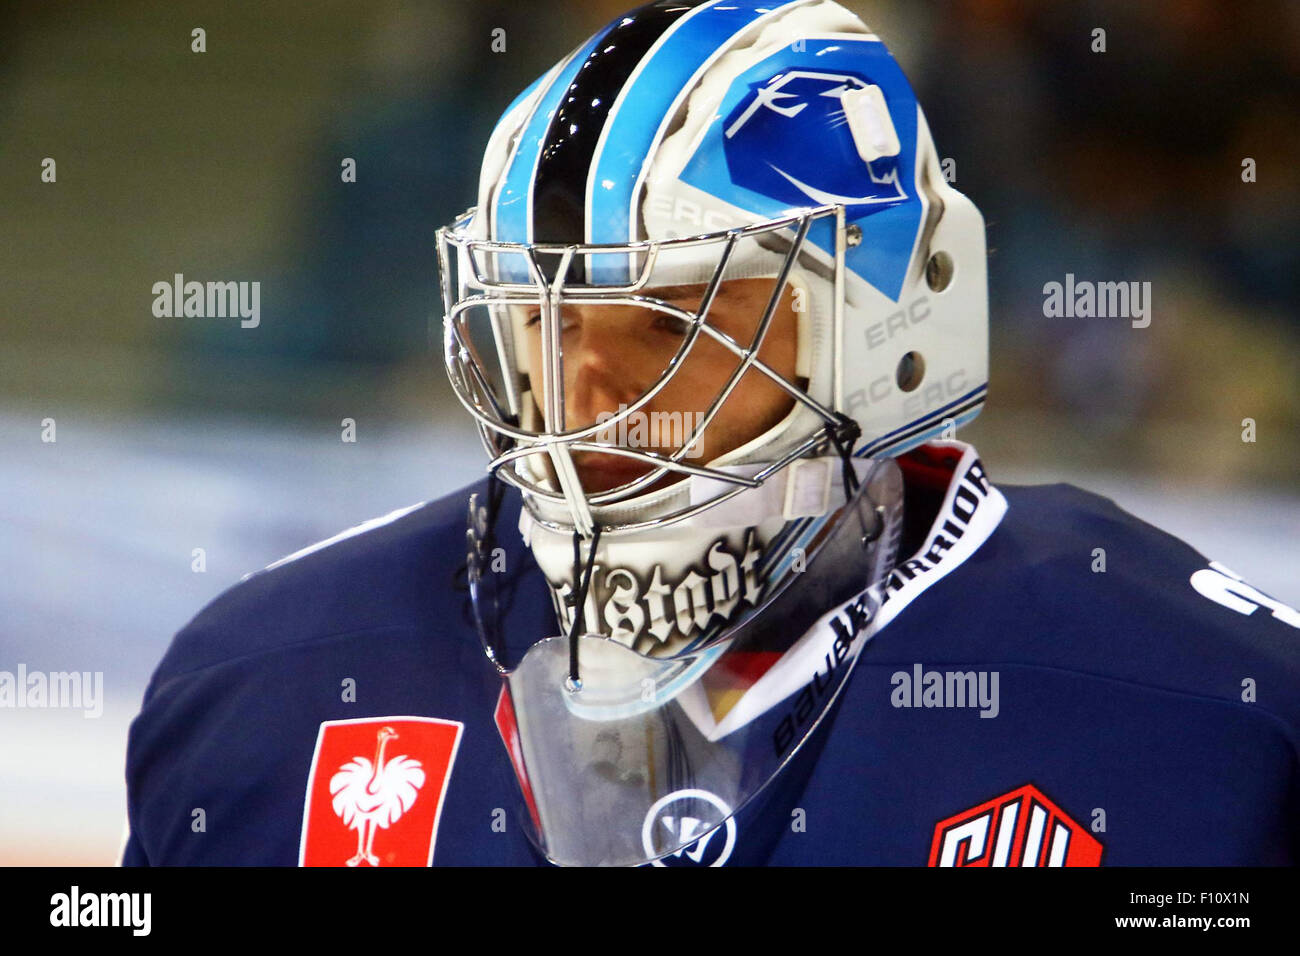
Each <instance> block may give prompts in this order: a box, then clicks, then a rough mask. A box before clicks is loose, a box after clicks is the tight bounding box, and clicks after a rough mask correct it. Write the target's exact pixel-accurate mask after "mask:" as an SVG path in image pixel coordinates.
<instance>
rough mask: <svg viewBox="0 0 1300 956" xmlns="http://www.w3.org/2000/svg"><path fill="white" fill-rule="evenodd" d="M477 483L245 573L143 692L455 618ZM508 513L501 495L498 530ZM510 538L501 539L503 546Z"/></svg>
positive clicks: (187, 633) (201, 616) (180, 636)
mask: <svg viewBox="0 0 1300 956" xmlns="http://www.w3.org/2000/svg"><path fill="white" fill-rule="evenodd" d="M485 487H486V482H480V483H478V484H476V485H472V486H470V487H468V488H464V489H461V490H460V491H457V492H454V493H452V494H450V495H447V496H445V497H443V498H441V499H437V500H434V501H428V502H424V503H421V504H417V505H413V506H411V507H408V508H401V509H398V510H397V511H393V512H391V513H390V514H387V515H384V516H382V517H379V518H375V519H372V520H370V521H366V522H364V523H362V524H360V525H358V526H356V527H354V528H349V529H348V530H346V531H344V532H342V533H340V534H338V535H335V536H334V537H332V538H328V539H326V540H324V541H321V542H319V543H317V544H314V545H311V546H310V547H308V548H304V549H303V550H301V551H298V552H295V553H294V554H291V555H288V556H287V557H284V558H281V559H280V560H278V561H276V562H274V563H273V564H271V565H269V566H267V567H266V568H264V569H262V570H260V571H255V572H253V573H251V574H248V575H245V577H244V578H243V579H242V580H241V581H239V582H238V583H237V584H235V585H234V586H233V587H231V588H229V589H228V590H226V591H225V592H223V593H222V594H221V595H219V596H218V597H217V598H215V599H214V600H213V601H212V602H211V603H210V604H208V605H207V606H206V607H205V608H203V609H202V610H201V611H200V612H199V613H198V614H197V615H196V616H195V617H194V618H193V620H191V621H190V622H189V623H188V624H187V625H186V626H185V627H184V628H182V629H181V630H180V631H179V632H178V633H177V634H176V636H175V638H174V639H173V641H172V643H171V646H170V647H169V649H168V651H167V653H166V655H165V656H164V657H163V660H162V662H161V663H160V664H159V666H158V669H157V671H156V672H155V674H154V678H153V681H152V682H151V690H152V689H153V687H155V686H156V685H159V684H161V683H163V682H166V681H167V680H169V679H171V678H174V677H176V676H179V675H182V674H185V673H188V672H193V671H196V670H199V669H202V668H206V667H212V666H215V665H219V664H222V663H225V662H230V661H234V660H237V659H239V658H242V657H245V656H247V655H251V654H261V653H266V652H268V651H273V650H275V649H276V648H280V647H287V646H289V645H300V644H302V643H304V642H308V643H309V642H313V641H323V640H326V639H330V638H336V637H338V636H340V635H344V634H349V633H359V632H365V631H371V630H375V629H379V628H386V627H399V626H403V625H411V624H414V623H418V622H423V621H429V620H439V619H448V618H451V617H452V616H453V615H454V618H455V619H456V620H459V619H460V618H461V616H462V608H461V607H460V604H461V603H463V602H462V601H461V598H462V597H463V595H462V594H461V593H460V591H458V590H456V588H455V586H454V582H455V581H456V580H457V577H458V575H459V574H460V573H461V571H460V569H461V568H462V566H463V564H464V560H465V528H466V508H467V504H468V501H469V497H470V495H471V494H472V493H474V492H476V491H477V492H482V491H483V490H484V489H485ZM512 509H513V510H512ZM517 509H518V502H517V499H516V500H515V501H514V502H512V501H511V499H510V498H507V499H506V503H505V505H504V506H503V510H502V514H501V517H500V521H501V523H502V524H501V526H504V523H505V522H507V521H510V520H512V518H513V519H516V520H517ZM510 537H511V536H503V538H504V539H505V540H503V544H506V545H507V546H509V545H511V544H512V542H511V541H510V540H509V538H510ZM462 590H463V585H462ZM453 604H454V605H455V606H454V607H453V606H452V605H453Z"/></svg>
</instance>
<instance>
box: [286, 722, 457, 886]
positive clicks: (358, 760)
mask: <svg viewBox="0 0 1300 956" xmlns="http://www.w3.org/2000/svg"><path fill="white" fill-rule="evenodd" d="M464 728H465V725H464V724H462V723H460V722H459V721H455V720H440V719H438V718H436V717H365V718H362V719H359V720H327V721H325V722H323V723H322V724H321V725H320V732H319V734H317V736H316V752H315V753H314V754H313V755H312V761H311V773H310V774H309V775H308V777H307V796H306V803H305V806H304V808H303V817H302V841H301V843H300V844H299V849H298V865H299V866H429V865H431V864H432V863H433V845H434V841H435V840H436V839H437V836H438V820H439V817H440V816H441V814H442V801H443V797H444V796H445V795H446V793H447V782H448V781H449V780H450V779H451V765H452V763H453V762H454V761H455V759H456V749H457V748H458V747H459V746H460V735H461V732H462V731H463V730H464Z"/></svg>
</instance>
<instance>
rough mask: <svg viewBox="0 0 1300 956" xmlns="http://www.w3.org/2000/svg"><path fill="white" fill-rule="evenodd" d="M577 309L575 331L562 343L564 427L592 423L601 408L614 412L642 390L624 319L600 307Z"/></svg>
mask: <svg viewBox="0 0 1300 956" xmlns="http://www.w3.org/2000/svg"><path fill="white" fill-rule="evenodd" d="M606 312H608V310H606ZM579 313H580V314H579V316H578V320H577V335H575V336H573V337H572V340H571V341H566V342H565V343H564V368H565V383H564V389H565V418H566V422H565V425H566V427H567V428H581V427H583V426H586V425H591V424H594V423H595V422H596V420H597V418H598V416H599V415H600V414H601V413H602V412H607V413H609V414H614V413H616V412H617V411H618V409H619V406H620V405H630V404H631V403H632V402H634V401H636V399H637V398H639V397H640V396H641V394H642V391H643V388H642V384H643V383H642V379H643V377H644V376H643V374H642V369H640V368H639V367H638V365H637V355H638V353H637V350H636V348H635V346H634V345H633V344H632V341H631V337H630V336H629V335H628V334H627V330H626V329H623V328H621V325H622V324H623V323H620V322H618V321H616V320H614V319H612V318H611V317H610V316H609V315H607V314H606V315H602V314H601V313H600V310H599V309H581V308H580V309H579Z"/></svg>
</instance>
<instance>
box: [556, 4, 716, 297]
mask: <svg viewBox="0 0 1300 956" xmlns="http://www.w3.org/2000/svg"><path fill="white" fill-rule="evenodd" d="M704 2H706V0H657V2H655V3H648V4H646V5H645V6H643V7H638V8H637V9H635V10H632V11H630V12H629V13H626V14H624V15H623V16H621V17H619V18H618V19H617V20H616V21H614V22H613V23H612V24H610V25H609V26H608V27H606V28H605V33H604V35H603V36H602V37H601V39H600V42H598V43H597V44H596V46H595V48H594V49H593V50H592V52H591V54H590V55H589V56H588V57H587V60H586V62H584V63H583V64H582V66H581V67H580V68H579V69H578V74H577V76H576V77H574V80H573V83H572V84H570V86H569V88H568V90H566V91H565V93H564V97H563V99H561V101H560V105H559V107H558V108H557V109H556V111H555V116H554V117H553V118H552V119H551V122H550V125H549V126H548V127H547V130H546V138H545V140H544V141H543V143H542V152H541V156H540V158H539V159H538V163H537V172H536V174H535V177H534V180H533V240H534V241H535V242H555V243H579V242H583V241H585V240H584V236H585V228H584V227H585V214H584V213H585V208H586V201H587V175H588V173H589V171H590V169H591V162H592V159H593V157H594V155H595V152H596V145H597V143H599V142H600V133H601V130H602V129H604V127H605V121H606V120H607V119H608V118H609V111H610V108H611V107H612V106H613V105H614V101H615V100H617V99H618V95H619V93H620V92H621V91H622V89H623V86H624V84H626V83H627V80H628V78H629V77H630V76H631V75H632V71H633V70H635V69H636V66H637V64H638V63H640V62H641V60H642V58H643V57H644V56H645V54H646V53H647V52H648V51H649V49H650V48H651V47H652V46H654V44H655V41H656V40H658V39H659V38H660V37H661V36H663V35H664V33H665V32H666V31H667V30H668V28H669V27H671V26H672V25H673V24H674V23H676V22H677V20H678V19H679V18H680V17H682V16H683V15H684V14H686V13H687V12H689V11H690V10H691V9H693V8H695V7H698V6H699V5H700V4H702V3H704ZM580 270H581V263H580V262H577V261H575V262H574V264H573V270H572V271H571V272H570V276H569V278H570V280H571V281H583V278H582V276H581V275H580V274H578V273H579V272H580Z"/></svg>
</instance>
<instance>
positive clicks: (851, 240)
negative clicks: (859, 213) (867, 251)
mask: <svg viewBox="0 0 1300 956" xmlns="http://www.w3.org/2000/svg"><path fill="white" fill-rule="evenodd" d="M844 241H845V242H846V243H847V244H848V245H850V246H860V245H862V227H861V226H859V225H856V224H854V225H852V226H849V227H848V228H847V229H845V230H844Z"/></svg>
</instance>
